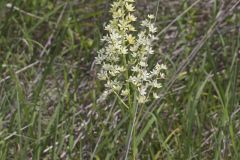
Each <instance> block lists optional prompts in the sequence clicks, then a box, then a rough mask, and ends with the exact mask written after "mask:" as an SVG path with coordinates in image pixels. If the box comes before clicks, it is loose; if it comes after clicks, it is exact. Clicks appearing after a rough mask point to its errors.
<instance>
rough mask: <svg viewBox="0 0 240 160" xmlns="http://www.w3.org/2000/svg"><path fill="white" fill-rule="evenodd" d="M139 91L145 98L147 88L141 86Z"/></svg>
mask: <svg viewBox="0 0 240 160" xmlns="http://www.w3.org/2000/svg"><path fill="white" fill-rule="evenodd" d="M138 91H139V93H140V95H141V96H145V95H146V94H147V87H146V86H141V87H139V88H138Z"/></svg>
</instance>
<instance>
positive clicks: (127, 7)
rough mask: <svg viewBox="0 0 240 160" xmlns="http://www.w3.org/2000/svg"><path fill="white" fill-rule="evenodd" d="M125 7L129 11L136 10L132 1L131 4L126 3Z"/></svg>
mask: <svg viewBox="0 0 240 160" xmlns="http://www.w3.org/2000/svg"><path fill="white" fill-rule="evenodd" d="M125 7H126V9H127V11H129V12H133V11H134V6H133V5H132V4H131V3H130V4H129V3H126V4H125Z"/></svg>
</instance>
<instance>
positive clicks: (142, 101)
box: [138, 96, 147, 104]
mask: <svg viewBox="0 0 240 160" xmlns="http://www.w3.org/2000/svg"><path fill="white" fill-rule="evenodd" d="M146 102H147V98H146V96H139V97H138V103H140V104H143V103H146Z"/></svg>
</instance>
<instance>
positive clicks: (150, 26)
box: [149, 24, 157, 33]
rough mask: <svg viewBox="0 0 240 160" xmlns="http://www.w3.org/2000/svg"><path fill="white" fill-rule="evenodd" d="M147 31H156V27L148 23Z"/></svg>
mask: <svg viewBox="0 0 240 160" xmlns="http://www.w3.org/2000/svg"><path fill="white" fill-rule="evenodd" d="M149 32H151V33H156V32H157V28H156V27H154V25H153V24H150V25H149Z"/></svg>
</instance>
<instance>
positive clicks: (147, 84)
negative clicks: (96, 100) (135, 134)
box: [95, 0, 167, 107]
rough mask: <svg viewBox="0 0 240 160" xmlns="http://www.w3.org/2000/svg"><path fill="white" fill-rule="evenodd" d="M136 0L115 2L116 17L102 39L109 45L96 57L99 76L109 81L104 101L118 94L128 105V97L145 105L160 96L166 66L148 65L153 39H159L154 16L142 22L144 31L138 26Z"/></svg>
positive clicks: (113, 7)
mask: <svg viewBox="0 0 240 160" xmlns="http://www.w3.org/2000/svg"><path fill="white" fill-rule="evenodd" d="M134 2H135V0H116V1H115V2H113V4H112V5H111V9H110V12H111V14H112V20H110V22H109V23H108V24H107V25H106V27H105V30H106V31H107V32H108V33H107V34H106V35H105V36H104V37H103V38H102V40H101V41H102V42H104V43H105V45H104V47H103V48H102V49H100V50H99V51H98V56H97V57H96V58H95V61H96V64H98V65H100V67H101V68H100V71H99V73H98V78H99V79H100V80H103V81H105V82H106V83H105V91H104V92H103V95H102V97H101V99H102V100H103V99H106V98H107V96H108V95H110V94H111V93H114V94H115V95H117V96H118V98H119V99H120V100H121V101H122V103H124V104H125V101H126V99H127V98H128V102H132V101H131V99H136V101H137V103H138V104H143V103H146V102H147V101H148V100H149V99H150V98H151V97H153V98H158V95H157V93H156V91H157V89H159V88H161V87H162V85H161V82H160V81H161V79H163V78H164V77H165V73H164V70H166V69H167V67H166V65H164V64H158V63H157V64H156V65H155V66H154V67H153V68H151V69H150V68H149V66H148V59H149V56H150V55H152V54H154V50H153V45H152V44H153V41H155V40H157V37H156V36H155V35H154V33H156V32H157V28H156V27H155V26H154V24H153V22H152V21H153V20H154V16H153V15H148V18H147V19H146V20H143V21H142V22H141V26H142V30H139V29H136V28H135V27H134V25H133V24H134V23H135V22H136V21H137V18H136V17H135V16H134V14H133V12H134V11H135V8H134V5H133V4H134ZM125 106H126V107H128V105H126V104H125Z"/></svg>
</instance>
